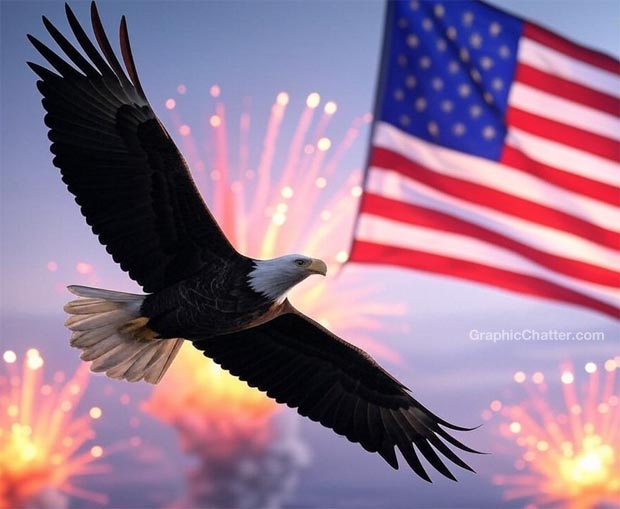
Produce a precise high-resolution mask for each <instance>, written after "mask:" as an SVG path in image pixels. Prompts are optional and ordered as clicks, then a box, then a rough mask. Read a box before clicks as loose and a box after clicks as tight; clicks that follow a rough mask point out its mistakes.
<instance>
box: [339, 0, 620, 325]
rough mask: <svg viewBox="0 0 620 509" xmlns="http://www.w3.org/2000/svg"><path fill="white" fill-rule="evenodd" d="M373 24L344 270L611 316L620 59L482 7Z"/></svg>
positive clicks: (408, 6) (412, 8) (619, 262)
mask: <svg viewBox="0 0 620 509" xmlns="http://www.w3.org/2000/svg"><path fill="white" fill-rule="evenodd" d="M558 7H559V8H561V6H560V4H558ZM386 19H387V21H386V28H385V36H384V37H385V39H384V47H383V55H382V64H381V66H382V69H381V74H380V80H379V87H378V95H377V104H376V110H375V120H374V124H373V131H372V135H371V147H370V153H369V162H368V168H367V171H366V175H365V182H364V192H363V194H362V201H361V205H360V213H359V216H358V218H357V225H356V230H355V238H354V242H353V247H352V251H351V255H350V261H353V262H363V263H381V264H393V265H399V266H403V267H408V268H412V269H418V270H423V271H429V272H434V273H438V274H444V275H449V276H454V277H459V278H464V279H468V280H472V281H476V282H479V283H485V284H489V285H495V286H498V287H501V288H504V289H508V290H512V291H516V292H522V293H525V294H531V295H536V296H540V297H545V298H549V299H556V300H559V301H564V302H568V303H571V304H575V305H579V306H585V307H588V308H591V309H594V310H597V311H600V312H602V313H605V314H607V315H610V316H612V317H619V316H620V311H619V302H620V272H618V270H619V269H620V256H619V251H618V248H619V247H620V231H619V230H620V209H619V205H620V160H619V158H620V143H619V140H620V118H619V112H620V100H619V98H618V93H619V91H620V64H619V62H618V60H616V59H614V58H611V57H609V56H607V55H605V54H602V53H599V52H597V51H593V50H591V49H588V48H584V47H582V46H579V45H577V44H575V43H573V42H571V41H569V40H567V39H565V38H563V37H561V36H559V35H557V34H555V33H553V32H550V31H549V30H546V29H545V28H542V27H540V26H537V25H535V24H533V23H531V22H528V21H525V20H522V19H519V18H517V17H514V16H512V15H509V14H507V13H505V12H503V11H501V10H499V9H496V8H494V7H492V6H490V5H487V4H484V3H482V2H466V1H459V2H451V1H445V2H438V1H416V0H413V1H406V2H389V3H388V7H387V15H386Z"/></svg>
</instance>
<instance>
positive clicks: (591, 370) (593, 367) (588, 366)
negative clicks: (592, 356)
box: [584, 362, 596, 373]
mask: <svg viewBox="0 0 620 509" xmlns="http://www.w3.org/2000/svg"><path fill="white" fill-rule="evenodd" d="M584 369H585V370H586V373H594V372H595V371H596V364H595V363H594V362H587V363H586V365H585V366H584Z"/></svg>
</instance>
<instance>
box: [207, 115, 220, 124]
mask: <svg viewBox="0 0 620 509" xmlns="http://www.w3.org/2000/svg"><path fill="white" fill-rule="evenodd" d="M209 124H210V125H211V127H219V126H221V125H222V119H221V117H220V116H219V115H211V118H209Z"/></svg>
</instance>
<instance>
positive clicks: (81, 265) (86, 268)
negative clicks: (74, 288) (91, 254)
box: [75, 262, 95, 275]
mask: <svg viewBox="0 0 620 509" xmlns="http://www.w3.org/2000/svg"><path fill="white" fill-rule="evenodd" d="M75 270H76V272H77V273H78V274H83V275H86V274H92V273H93V271H94V270H95V267H93V266H92V264H90V263H87V262H78V263H76V264H75Z"/></svg>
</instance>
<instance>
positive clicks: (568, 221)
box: [370, 147, 620, 249]
mask: <svg viewBox="0 0 620 509" xmlns="http://www.w3.org/2000/svg"><path fill="white" fill-rule="evenodd" d="M370 159H371V160H370V165H371V166H377V167H379V168H385V169H390V170H394V171H396V172H398V173H400V174H402V175H405V176H407V177H409V178H411V179H413V180H416V181H418V182H421V183H422V184H425V185H427V186H430V187H432V188H434V189H437V190H439V191H441V192H443V193H446V194H449V195H451V196H454V197H456V198H460V199H462V200H466V201H469V202H471V203H477V204H479V205H482V206H484V207H489V208H491V209H493V210H497V211H500V212H504V213H506V214H510V215H512V216H515V217H520V218H523V219H525V220H527V221H530V222H532V223H538V224H544V225H546V226H550V227H551V228H555V229H558V230H562V231H566V232H569V233H573V234H575V235H577V236H579V237H582V238H584V239H588V240H591V241H592V242H595V243H597V244H601V245H603V246H606V247H609V248H612V249H617V248H618V246H620V233H618V232H614V231H611V230H607V229H606V228H602V227H600V226H597V225H595V224H592V223H590V222H588V221H585V220H583V219H581V218H578V217H575V216H572V215H570V214H567V213H565V212H561V211H559V210H556V209H553V208H551V207H547V206H544V205H541V204H539V203H536V202H533V201H530V200H525V199H523V198H519V197H517V196H514V195H512V194H508V193H505V192H503V191H498V190H496V189H493V188H490V187H487V186H483V185H480V184H475V183H473V182H468V181H466V180H462V179H457V178H455V177H450V176H447V175H442V174H440V173H437V172H435V171H432V170H429V169H428V168H425V167H424V166H421V165H420V164H418V163H416V162H414V161H411V160H409V159H407V158H406V157H404V156H402V155H400V154H397V153H395V152H392V151H391V150H387V149H384V148H381V147H373V149H372V153H371V158H370ZM498 171H500V170H499V169H498Z"/></svg>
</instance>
